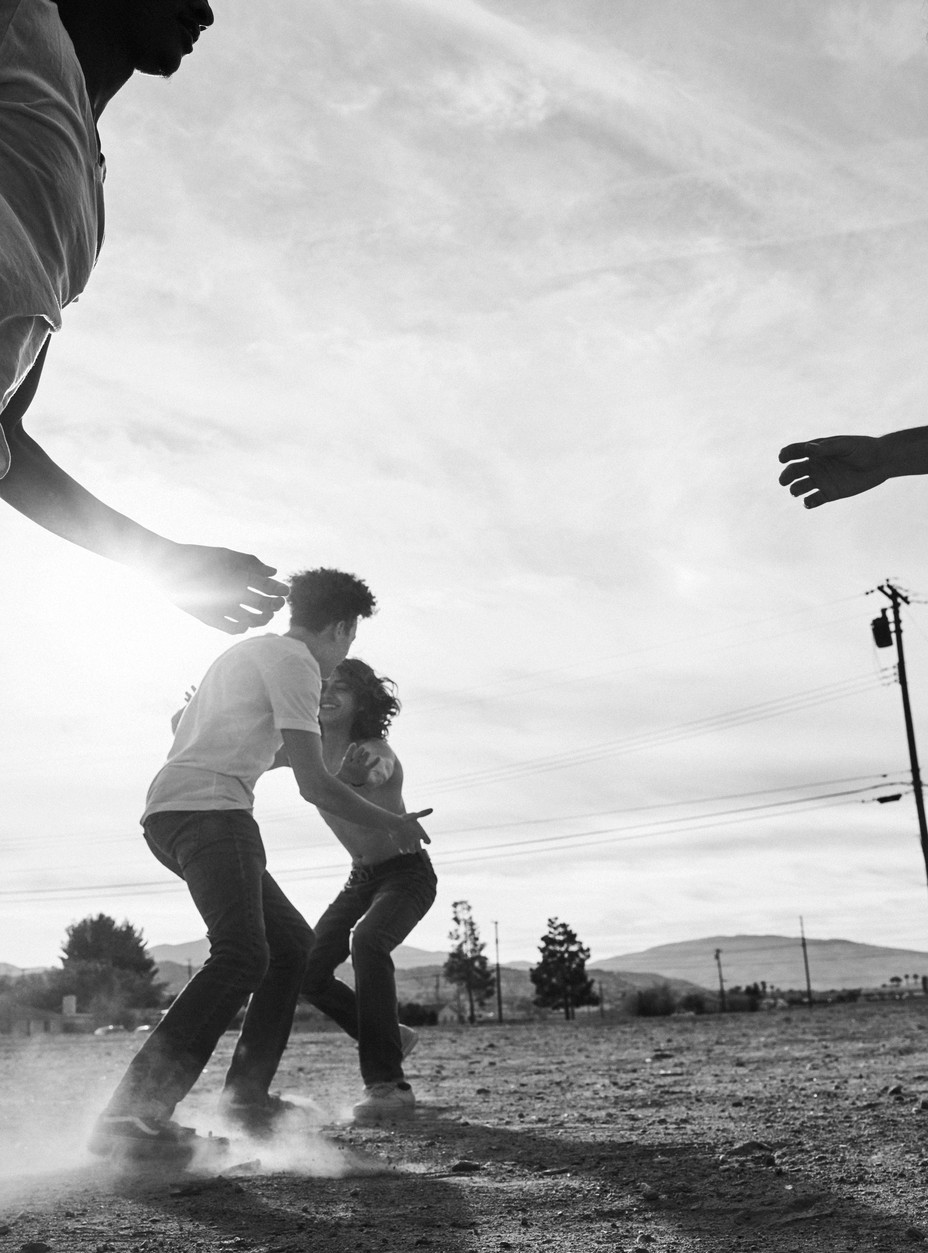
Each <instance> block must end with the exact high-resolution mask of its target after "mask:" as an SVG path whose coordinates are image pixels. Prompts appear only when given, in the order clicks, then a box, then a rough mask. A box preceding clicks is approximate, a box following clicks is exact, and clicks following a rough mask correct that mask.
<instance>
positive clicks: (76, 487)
mask: <svg viewBox="0 0 928 1253" xmlns="http://www.w3.org/2000/svg"><path fill="white" fill-rule="evenodd" d="M8 440H9V444H10V451H11V453H12V458H13V460H12V465H11V467H10V471H9V473H8V474H7V475H6V477H5V478H3V479H0V500H4V501H5V502H6V503H7V504H8V505H11V506H12V507H13V508H14V509H16V510H18V511H19V512H20V513H22V514H24V515H25V516H26V517H27V518H29V519H31V521H33V522H35V523H37V524H38V525H39V526H42V527H44V528H45V529H46V530H47V531H52V532H53V533H54V534H55V535H60V536H61V537H62V539H66V540H68V541H69V542H70V543H72V544H77V545H79V546H80V547H81V548H87V549H89V550H90V551H91V552H94V553H98V554H99V555H100V556H101V557H108V558H109V559H110V560H112V561H118V562H121V563H122V564H124V565H127V566H143V565H144V566H146V567H148V568H150V569H152V570H153V571H156V570H157V568H158V566H159V564H160V563H161V562H162V561H163V560H164V559H165V558H166V557H168V555H169V552H170V550H172V549H173V548H174V547H175V545H173V544H172V543H171V541H169V540H166V539H164V538H163V537H162V536H160V535H156V534H155V533H154V532H153V531H149V530H146V528H145V527H143V526H139V524H138V523H137V522H133V521H132V519H131V518H127V517H125V515H123V514H121V513H117V511H116V510H115V509H111V508H110V507H109V506H108V505H105V504H103V502H102V501H100V500H98V499H97V498H96V497H95V496H93V495H91V493H90V492H88V491H87V490H86V488H83V487H81V485H80V484H79V483H77V482H75V480H74V479H72V478H71V477H70V475H68V474H66V473H65V471H64V470H62V469H61V467H60V466H58V465H56V464H55V462H54V461H52V459H51V458H50V457H49V456H48V454H47V453H46V452H44V450H43V449H42V448H40V447H39V445H38V444H37V443H36V442H35V440H34V439H33V438H32V437H31V436H30V435H27V434H26V432H25V431H24V430H23V429H22V427H18V428H17V429H16V430H15V431H13V432H11V433H9V435H8Z"/></svg>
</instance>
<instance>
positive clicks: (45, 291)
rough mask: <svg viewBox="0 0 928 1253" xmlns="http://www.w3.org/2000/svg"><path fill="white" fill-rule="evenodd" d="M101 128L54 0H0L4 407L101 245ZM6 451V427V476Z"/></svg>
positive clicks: (2, 446) (4, 466)
mask: <svg viewBox="0 0 928 1253" xmlns="http://www.w3.org/2000/svg"><path fill="white" fill-rule="evenodd" d="M103 178H104V165H103V159H102V157H101V155H100V150H99V144H98V140H97V131H96V127H95V125H94V120H93V114H92V112H91V108H90V99H89V97H88V95H87V88H86V86H85V83H84V75H83V71H82V70H81V67H80V63H79V62H78V59H77V55H76V53H75V51H74V45H73V44H72V43H71V39H70V37H69V35H68V33H67V31H66V30H65V28H64V26H63V25H62V23H61V19H60V17H59V16H58V9H57V7H56V5H55V4H54V3H52V0H0V412H2V411H3V409H4V408H5V407H6V405H7V403H8V402H9V399H10V397H11V396H12V395H13V393H14V392H15V391H16V389H17V387H19V385H20V383H21V382H22V380H23V379H24V378H25V376H26V375H27V374H28V373H29V371H30V369H31V368H32V366H33V364H34V363H35V360H36V357H38V355H39V352H40V350H41V348H42V345H43V344H44V342H45V339H46V337H47V336H48V334H49V333H50V332H51V331H57V330H60V328H61V311H62V309H63V308H64V306H65V305H67V304H68V303H69V302H70V301H72V300H75V299H76V298H77V297H78V296H79V295H80V293H81V292H82V291H83V290H84V287H85V286H86V284H87V280H88V279H89V278H90V274H91V271H92V270H93V266H94V262H95V261H96V258H97V253H98V252H99V250H100V245H101V243H102V242H103ZM8 469H9V450H8V448H7V445H6V440H5V439H4V438H3V436H2V434H0V478H2V477H3V475H4V474H6V472H7V470H8Z"/></svg>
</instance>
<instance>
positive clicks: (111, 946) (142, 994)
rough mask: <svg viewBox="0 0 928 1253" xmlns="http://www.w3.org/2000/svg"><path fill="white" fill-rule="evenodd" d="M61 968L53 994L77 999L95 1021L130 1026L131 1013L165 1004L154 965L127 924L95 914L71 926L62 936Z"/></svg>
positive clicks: (162, 988) (135, 933) (135, 931)
mask: <svg viewBox="0 0 928 1253" xmlns="http://www.w3.org/2000/svg"><path fill="white" fill-rule="evenodd" d="M61 965H62V969H61V971H60V972H56V975H57V977H56V978H55V979H54V980H53V986H54V988H55V991H56V992H58V993H59V995H66V994H68V993H70V994H72V995H74V996H76V997H77V1002H78V1006H79V1007H80V1008H82V1009H86V1010H87V1011H88V1012H90V1013H92V1014H94V1016H95V1018H101V1019H107V1020H108V1021H113V1020H123V1021H124V1022H125V1023H129V1022H131V1021H132V1020H133V1017H134V1015H133V1013H132V1012H131V1011H133V1010H140V1009H156V1008H158V1007H160V1005H161V1004H162V1003H163V1001H164V988H165V984H164V983H159V982H158V981H157V975H158V966H157V963H156V962H155V961H154V960H153V959H152V958H151V957H150V956H149V953H148V950H147V949H146V947H145V939H144V936H143V935H142V933H141V931H137V930H136V929H135V927H133V926H132V924H131V923H129V922H123V923H117V922H116V920H115V919H113V918H110V917H108V915H106V914H97V916H96V917H95V918H94V917H88V918H83V919H81V921H80V922H75V923H73V924H72V925H71V926H70V927H68V929H67V931H66V933H65V942H64V944H63V945H62V950H61Z"/></svg>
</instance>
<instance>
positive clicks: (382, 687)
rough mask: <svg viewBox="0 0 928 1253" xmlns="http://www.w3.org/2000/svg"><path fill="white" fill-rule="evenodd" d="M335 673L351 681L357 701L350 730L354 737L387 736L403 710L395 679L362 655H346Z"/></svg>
mask: <svg viewBox="0 0 928 1253" xmlns="http://www.w3.org/2000/svg"><path fill="white" fill-rule="evenodd" d="M332 677H333V678H335V679H339V680H341V682H342V683H346V684H347V685H348V687H349V688H350V689H351V692H352V695H353V696H354V699H355V703H356V705H357V709H356V710H355V715H354V721H353V722H352V724H351V730H350V731H349V733H348V734H349V735H350V736H351V738H352V739H353V740H383V739H386V737H387V731H388V729H389V727H390V723H391V722H392V721H393V719H394V718H395V717H396V715H397V714H398V713H399V711H400V702H399V698H398V697H397V695H396V684H395V683H394V682H393V680H392V679H388V678H386V677H385V676H383V675H378V674H375V673H374V671H373V670H372V669H371V668H370V666H369V665H368V664H367V662H366V661H361V659H360V658H359V657H346V658H345V660H344V661H343V662H342V663H341V665H339V666H338V667H337V668H336V671H335V674H334V675H333V676H332Z"/></svg>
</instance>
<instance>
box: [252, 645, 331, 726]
mask: <svg viewBox="0 0 928 1253" xmlns="http://www.w3.org/2000/svg"><path fill="white" fill-rule="evenodd" d="M265 682H266V684H267V694H268V698H269V700H270V702H271V710H272V711H273V716H274V726H275V727H276V728H277V730H278V731H312V732H314V733H315V734H316V735H319V734H320V730H319V700H320V698H321V696H322V679H321V678H320V675H319V670H318V668H317V667H316V666H315V665H314V664H313V661H312V658H311V657H310V656H309V654H308V653H307V655H306V658H305V659H304V658H302V657H297V656H293V657H282V658H281V659H280V660H279V661H278V662H277V664H276V665H274V666H272V667H271V668H270V669H269V671H268V673H267V674H266V676H265Z"/></svg>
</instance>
